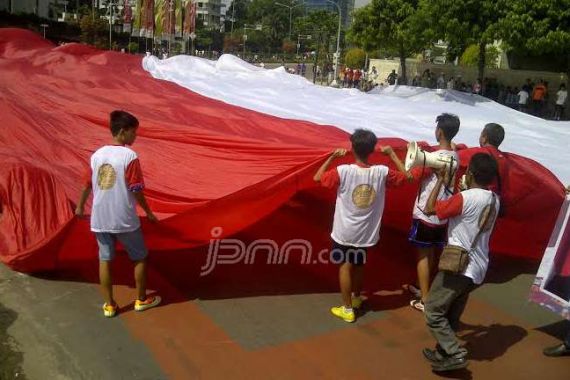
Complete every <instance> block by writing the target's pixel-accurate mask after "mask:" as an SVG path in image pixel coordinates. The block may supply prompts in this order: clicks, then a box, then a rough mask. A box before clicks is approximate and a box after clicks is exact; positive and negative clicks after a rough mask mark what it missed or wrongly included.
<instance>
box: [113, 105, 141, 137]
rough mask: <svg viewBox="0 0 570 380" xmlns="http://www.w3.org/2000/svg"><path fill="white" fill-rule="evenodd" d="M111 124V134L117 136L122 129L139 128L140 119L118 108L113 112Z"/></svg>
mask: <svg viewBox="0 0 570 380" xmlns="http://www.w3.org/2000/svg"><path fill="white" fill-rule="evenodd" d="M109 124H110V126H111V134H112V135H113V136H117V135H118V134H119V132H121V130H129V129H133V128H137V127H138V126H139V121H138V119H137V118H136V117H134V116H133V115H131V114H130V113H128V112H126V111H121V110H116V111H113V112H111V115H110V118H109Z"/></svg>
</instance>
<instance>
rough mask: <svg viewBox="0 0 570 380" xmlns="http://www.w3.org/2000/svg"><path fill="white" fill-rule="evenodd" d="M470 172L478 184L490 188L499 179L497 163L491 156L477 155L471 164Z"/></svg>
mask: <svg viewBox="0 0 570 380" xmlns="http://www.w3.org/2000/svg"><path fill="white" fill-rule="evenodd" d="M469 171H470V172H471V174H472V175H473V179H474V180H475V182H477V184H479V185H481V186H488V185H490V184H491V183H493V181H494V180H495V178H496V177H497V172H498V166H497V161H495V159H494V158H493V157H492V156H491V155H490V154H487V153H475V154H474V155H473V157H471V161H470V162H469Z"/></svg>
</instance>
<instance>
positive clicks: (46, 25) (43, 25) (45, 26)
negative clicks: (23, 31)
mask: <svg viewBox="0 0 570 380" xmlns="http://www.w3.org/2000/svg"><path fill="white" fill-rule="evenodd" d="M40 26H41V28H42V30H43V32H44V40H45V39H46V28H49V25H48V24H40Z"/></svg>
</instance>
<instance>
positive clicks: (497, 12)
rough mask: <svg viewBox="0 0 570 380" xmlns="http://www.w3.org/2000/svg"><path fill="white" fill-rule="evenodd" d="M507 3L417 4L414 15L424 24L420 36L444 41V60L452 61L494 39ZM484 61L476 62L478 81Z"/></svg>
mask: <svg viewBox="0 0 570 380" xmlns="http://www.w3.org/2000/svg"><path fill="white" fill-rule="evenodd" d="M509 1H510V0H462V1H455V0H420V3H419V6H420V10H419V11H418V13H419V14H421V15H422V17H423V19H424V20H425V22H424V26H425V27H424V28H423V35H424V37H426V38H429V39H430V40H431V41H435V40H437V39H442V40H444V41H446V42H447V43H448V44H449V50H448V53H449V54H448V58H450V59H454V58H455V57H457V56H459V55H460V54H461V53H462V52H463V51H464V50H465V48H466V47H467V46H469V45H472V44H476V45H483V46H484V45H486V44H487V43H491V42H493V41H494V40H495V39H496V38H497V35H498V30H499V22H500V20H501V19H502V17H503V16H504V14H505V11H506V8H505V4H506V3H508V2H509ZM483 53H484V52H483ZM479 61H481V62H479ZM484 61H485V56H484V54H483V55H481V56H480V59H479V58H478V59H477V62H478V66H479V78H480V79H483V76H484V68H485V63H484Z"/></svg>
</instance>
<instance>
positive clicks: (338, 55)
mask: <svg viewBox="0 0 570 380" xmlns="http://www.w3.org/2000/svg"><path fill="white" fill-rule="evenodd" d="M325 1H326V2H328V3H331V4H334V5H335V6H336V8H337V10H338V32H337V36H336V52H335V53H334V54H335V59H334V79H333V81H332V82H331V86H335V87H336V86H338V82H337V78H338V58H339V57H340V28H341V25H342V11H341V9H340V5H338V4H337V3H335V2H334V1H332V0H325Z"/></svg>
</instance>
